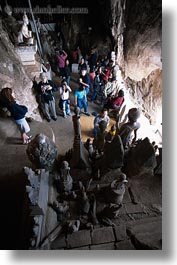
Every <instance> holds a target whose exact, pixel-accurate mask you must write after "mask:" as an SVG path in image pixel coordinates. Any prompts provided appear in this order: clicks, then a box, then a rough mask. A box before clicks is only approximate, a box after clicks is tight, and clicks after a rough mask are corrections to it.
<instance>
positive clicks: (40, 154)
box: [26, 133, 57, 169]
mask: <svg viewBox="0 0 177 265" xmlns="http://www.w3.org/2000/svg"><path fill="white" fill-rule="evenodd" d="M26 152H27V155H28V158H29V160H30V161H31V162H32V163H33V164H34V165H35V166H36V167H37V168H45V169H51V168H52V166H53V164H54V162H55V159H56V157H57V147H56V145H55V144H54V142H53V141H52V140H50V139H49V138H48V137H47V136H45V135H44V134H41V133H40V134H37V135H36V137H35V138H34V139H33V140H32V141H31V142H30V143H29V144H28V147H27V150H26Z"/></svg>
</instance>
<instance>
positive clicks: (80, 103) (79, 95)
mask: <svg viewBox="0 0 177 265" xmlns="http://www.w3.org/2000/svg"><path fill="white" fill-rule="evenodd" d="M74 97H75V105H76V106H77V107H79V109H80V112H81V110H82V108H84V114H85V115H87V116H90V114H89V113H88V103H87V92H86V88H85V86H84V85H82V84H80V86H79V88H78V89H77V90H76V91H75V93H74Z"/></svg>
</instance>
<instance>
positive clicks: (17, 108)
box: [1, 87, 31, 144]
mask: <svg viewBox="0 0 177 265" xmlns="http://www.w3.org/2000/svg"><path fill="white" fill-rule="evenodd" d="M1 102H2V105H3V106H4V107H6V108H7V109H8V111H9V112H10V113H11V117H12V118H13V119H14V120H15V122H16V124H17V125H18V128H19V130H20V133H21V137H22V141H23V144H28V143H29V142H30V141H31V136H28V135H27V133H28V132H29V131H30V127H29V125H28V123H27V121H26V119H25V114H26V113H27V111H28V109H27V107H26V106H22V105H19V104H17V103H16V101H15V98H14V97H13V96H12V89H11V88H8V87H6V88H3V89H2V90H1Z"/></svg>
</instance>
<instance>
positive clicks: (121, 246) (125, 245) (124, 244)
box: [116, 240, 136, 250]
mask: <svg viewBox="0 0 177 265" xmlns="http://www.w3.org/2000/svg"><path fill="white" fill-rule="evenodd" d="M116 249H117V250H136V249H135V247H134V246H133V244H132V243H131V240H124V241H121V242H118V243H116Z"/></svg>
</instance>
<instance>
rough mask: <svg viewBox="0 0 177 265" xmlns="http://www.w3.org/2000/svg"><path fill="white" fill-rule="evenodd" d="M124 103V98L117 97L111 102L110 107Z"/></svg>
mask: <svg viewBox="0 0 177 265" xmlns="http://www.w3.org/2000/svg"><path fill="white" fill-rule="evenodd" d="M123 102H124V97H118V98H115V99H113V100H112V105H116V106H121V105H122V103H123Z"/></svg>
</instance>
